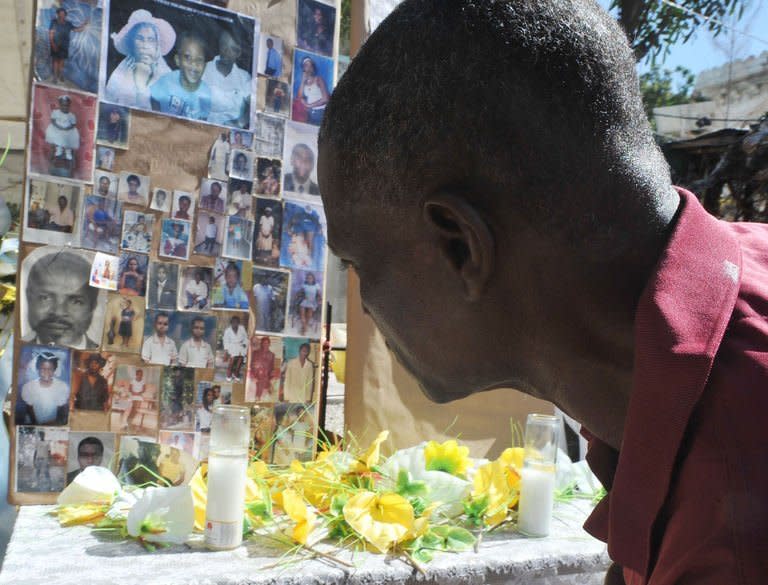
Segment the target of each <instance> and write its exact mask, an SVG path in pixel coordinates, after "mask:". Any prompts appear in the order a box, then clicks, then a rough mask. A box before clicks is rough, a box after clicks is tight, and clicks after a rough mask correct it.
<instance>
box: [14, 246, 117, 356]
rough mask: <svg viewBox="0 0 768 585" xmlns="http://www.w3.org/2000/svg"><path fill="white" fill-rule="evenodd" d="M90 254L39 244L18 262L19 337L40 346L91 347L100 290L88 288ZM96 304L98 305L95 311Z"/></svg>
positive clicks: (97, 325) (98, 317)
mask: <svg viewBox="0 0 768 585" xmlns="http://www.w3.org/2000/svg"><path fill="white" fill-rule="evenodd" d="M92 261H93V253H92V252H85V251H76V250H70V249H67V248H57V247H52V246H45V247H42V248H38V249H36V250H35V251H33V252H32V253H31V254H29V256H27V257H26V258H25V259H24V261H23V262H22V267H21V285H22V289H23V291H24V292H23V295H22V299H21V301H22V302H21V336H22V340H23V341H27V342H34V343H39V344H43V345H49V344H53V345H66V346H68V347H73V348H75V349H95V348H97V347H98V346H99V344H98V343H97V342H96V341H94V339H98V338H99V333H98V332H99V331H100V330H101V328H102V325H103V320H104V310H103V307H104V303H98V299H99V295H102V294H106V293H102V292H100V290H99V289H97V288H94V287H92V286H90V284H89V277H90V271H91V262H92ZM97 306H100V307H101V309H97Z"/></svg>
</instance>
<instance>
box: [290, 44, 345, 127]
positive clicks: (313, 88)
mask: <svg viewBox="0 0 768 585" xmlns="http://www.w3.org/2000/svg"><path fill="white" fill-rule="evenodd" d="M334 68H335V63H334V60H333V59H330V58H328V57H320V56H319V55H313V54H312V53H307V52H306V51H301V50H299V49H296V50H295V51H294V52H293V86H292V93H291V120H293V121H294V122H303V123H304V124H312V125H313V126H319V125H320V122H322V121H323V115H324V114H325V106H326V105H327V104H328V100H329V99H330V98H331V92H332V91H333V76H334Z"/></svg>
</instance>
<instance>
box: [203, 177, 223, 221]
mask: <svg viewBox="0 0 768 585" xmlns="http://www.w3.org/2000/svg"><path fill="white" fill-rule="evenodd" d="M226 206H227V181H226V179H225V180H223V181H221V180H219V179H203V180H202V181H201V182H200V209H201V210H205V211H212V212H214V213H224V211H225V209H226Z"/></svg>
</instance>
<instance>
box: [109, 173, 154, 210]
mask: <svg viewBox="0 0 768 585" xmlns="http://www.w3.org/2000/svg"><path fill="white" fill-rule="evenodd" d="M117 198H118V199H119V200H120V201H125V202H126V203H131V204H133V205H141V206H142V207H146V206H147V203H149V177H146V176H144V175H140V174H138V173H134V172H132V171H120V180H119V182H118V185H117Z"/></svg>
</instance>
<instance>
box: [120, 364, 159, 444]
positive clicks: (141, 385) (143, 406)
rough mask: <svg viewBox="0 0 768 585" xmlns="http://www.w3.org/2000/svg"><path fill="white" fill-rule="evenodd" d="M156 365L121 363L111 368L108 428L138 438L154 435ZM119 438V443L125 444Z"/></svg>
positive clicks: (157, 375) (156, 389) (156, 384)
mask: <svg viewBox="0 0 768 585" xmlns="http://www.w3.org/2000/svg"><path fill="white" fill-rule="evenodd" d="M161 372H162V368H161V367H159V366H148V365H144V364H142V365H137V364H130V363H125V362H124V361H122V363H119V364H117V366H116V368H115V383H114V384H113V386H112V408H111V411H110V427H109V428H110V429H111V430H113V431H121V432H128V433H137V434H142V435H154V434H155V433H156V432H157V423H158V416H157V402H158V393H159V391H160V373H161ZM125 439H126V438H125V437H121V439H120V442H121V445H122V443H124V442H125Z"/></svg>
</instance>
